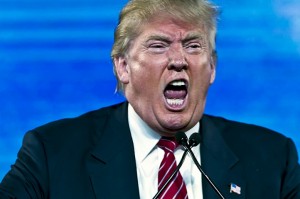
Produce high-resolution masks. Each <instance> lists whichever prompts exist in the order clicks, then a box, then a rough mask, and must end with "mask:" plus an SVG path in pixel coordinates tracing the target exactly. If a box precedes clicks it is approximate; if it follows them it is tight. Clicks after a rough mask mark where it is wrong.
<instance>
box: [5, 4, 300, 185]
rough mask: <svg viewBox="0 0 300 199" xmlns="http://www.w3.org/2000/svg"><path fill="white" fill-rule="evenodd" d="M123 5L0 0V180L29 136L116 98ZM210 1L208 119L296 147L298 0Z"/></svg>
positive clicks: (299, 62) (299, 127) (299, 41)
mask: <svg viewBox="0 0 300 199" xmlns="http://www.w3.org/2000/svg"><path fill="white" fill-rule="evenodd" d="M126 2H127V1H126V0H110V1H107V0H105V1H104V0H0V104H1V108H0V180H1V179H2V177H3V176H4V174H5V173H6V172H7V171H8V170H9V167H10V165H11V164H13V163H14V161H15V159H16V154H17V152H18V149H19V147H20V146H21V142H22V138H23V135H24V133H25V132H26V131H28V130H30V129H32V128H34V127H37V126H39V125H42V124H44V123H47V122H49V121H52V120H56V119H60V118H65V117H74V116H78V115H80V114H82V113H84V112H86V111H89V110H93V109H98V108H100V107H103V106H106V105H110V104H113V103H116V102H119V101H122V100H123V98H122V96H119V95H116V94H114V88H115V84H116V82H115V79H114V76H113V72H112V64H111V61H110V50H111V46H112V43H113V30H114V27H115V26H116V24H117V19H118V12H119V10H120V9H121V8H122V6H123V5H124V4H125V3H126ZM214 2H215V3H217V4H218V5H219V6H220V10H221V15H220V19H219V22H218V26H219V31H218V38H217V49H218V54H219V62H218V69H217V79H216V82H215V83H214V85H213V86H212V87H211V90H210V92H209V96H208V103H207V108H206V113H209V114H213V115H219V116H223V117H226V118H228V119H233V120H238V121H242V122H247V123H254V124H258V125H262V126H265V127H268V128H271V129H273V130H276V131H279V132H281V133H283V134H285V135H286V136H288V137H291V138H292V139H293V140H294V141H295V143H296V144H297V147H298V150H299V149H300V138H299V136H298V133H299V130H300V121H299V118H300V106H299V101H300V80H299V79H300V69H299V67H300V56H299V54H300V12H299V10H300V2H299V1H298V0H230V1H225V0H223V1H222V0H216V1H214ZM241 133H242V132H241Z"/></svg>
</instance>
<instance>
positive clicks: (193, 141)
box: [186, 133, 225, 199]
mask: <svg viewBox="0 0 300 199" xmlns="http://www.w3.org/2000/svg"><path fill="white" fill-rule="evenodd" d="M200 141H201V136H200V134H199V133H193V134H192V135H191V136H190V139H189V146H188V147H187V148H186V149H187V151H188V152H189V154H190V155H191V157H192V159H193V161H194V163H195V165H196V166H197V168H198V170H199V171H200V172H201V173H202V175H203V176H204V177H205V179H206V180H207V181H208V183H209V184H210V186H211V187H212V188H213V189H214V190H215V192H216V193H217V194H218V196H219V197H220V198H222V199H225V197H224V196H223V195H222V194H221V192H220V191H219V189H218V188H217V187H216V186H215V184H214V183H213V182H212V181H211V179H210V178H209V177H208V175H206V173H205V172H204V171H203V169H202V167H201V165H200V164H199V162H198V160H197V158H196V157H195V154H194V153H193V151H192V150H191V148H192V147H194V146H197V145H198V144H199V143H200Z"/></svg>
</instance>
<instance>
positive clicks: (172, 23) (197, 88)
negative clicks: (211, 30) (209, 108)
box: [114, 15, 215, 136]
mask: <svg viewBox="0 0 300 199" xmlns="http://www.w3.org/2000/svg"><path fill="white" fill-rule="evenodd" d="M207 38H208V37H207V35H206V34H205V30H204V28H201V26H200V27H199V25H195V24H187V23H184V22H182V21H179V20H174V19H172V18H171V17H167V16H165V15H164V16H157V17H155V18H154V19H152V20H150V21H149V22H148V23H146V24H144V25H143V26H142V27H141V33H140V34H139V36H138V37H137V38H135V39H134V40H133V41H132V43H131V45H130V48H129V50H128V53H127V54H126V55H125V57H120V58H115V60H114V62H115V66H116V69H117V74H118V77H119V79H120V81H121V82H122V83H123V84H124V85H125V89H124V93H125V97H126V98H127V100H128V102H129V103H130V104H131V105H132V107H133V108H134V110H135V111H136V112H137V114H138V115H139V116H140V117H141V118H142V119H143V120H144V121H145V122H146V123H147V124H148V125H149V126H150V127H151V128H153V129H154V130H156V131H157V132H158V133H160V134H161V135H166V136H170V135H172V134H174V133H176V132H178V131H185V130H188V129H190V128H191V127H193V126H194V125H195V124H196V123H197V122H198V121H199V120H200V118H201V117H202V114H203V111H204V106H205V101H206V94H207V90H208V87H209V86H210V84H211V83H213V81H214V78H215V65H214V63H212V59H211V49H210V47H209V44H208V40H207Z"/></svg>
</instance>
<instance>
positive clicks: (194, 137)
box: [189, 133, 202, 147]
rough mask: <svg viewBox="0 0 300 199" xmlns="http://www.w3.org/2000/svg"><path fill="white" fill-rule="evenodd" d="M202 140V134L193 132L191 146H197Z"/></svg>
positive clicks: (190, 140)
mask: <svg viewBox="0 0 300 199" xmlns="http://www.w3.org/2000/svg"><path fill="white" fill-rule="evenodd" d="M201 141H202V140H201V135H200V133H193V134H192V135H191V136H190V139H189V144H190V147H194V146H197V145H198V144H199V143H200V142H201Z"/></svg>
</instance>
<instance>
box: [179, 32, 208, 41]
mask: <svg viewBox="0 0 300 199" xmlns="http://www.w3.org/2000/svg"><path fill="white" fill-rule="evenodd" d="M191 40H204V35H203V34H201V33H199V32H191V33H188V34H187V35H186V36H185V38H184V39H183V42H187V41H191Z"/></svg>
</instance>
